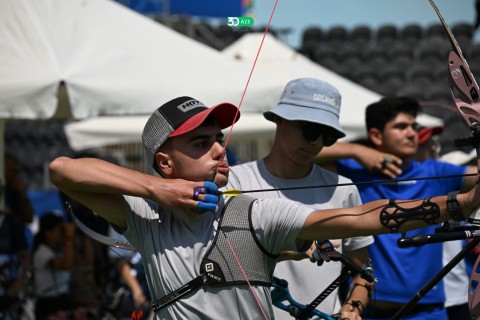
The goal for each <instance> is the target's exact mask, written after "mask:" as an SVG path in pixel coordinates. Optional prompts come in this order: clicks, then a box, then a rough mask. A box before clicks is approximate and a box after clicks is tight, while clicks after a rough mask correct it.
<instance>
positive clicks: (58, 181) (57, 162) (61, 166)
mask: <svg viewBox="0 0 480 320" xmlns="http://www.w3.org/2000/svg"><path fill="white" fill-rule="evenodd" d="M69 161H72V159H70V158H67V157H59V158H56V159H54V160H53V161H52V162H50V164H49V166H48V172H49V175H50V181H52V183H53V184H54V185H56V186H57V187H58V188H61V187H62V185H63V184H64V183H65V180H66V179H65V173H66V172H68V171H67V170H68V163H69Z"/></svg>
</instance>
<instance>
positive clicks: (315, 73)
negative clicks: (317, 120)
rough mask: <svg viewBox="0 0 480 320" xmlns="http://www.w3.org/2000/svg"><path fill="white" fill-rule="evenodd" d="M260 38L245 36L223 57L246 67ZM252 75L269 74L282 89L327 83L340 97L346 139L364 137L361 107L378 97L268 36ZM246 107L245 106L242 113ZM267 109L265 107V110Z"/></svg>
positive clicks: (250, 34) (253, 56)
mask: <svg viewBox="0 0 480 320" xmlns="http://www.w3.org/2000/svg"><path fill="white" fill-rule="evenodd" d="M261 37H262V34H259V33H248V34H246V35H244V36H243V37H242V38H240V39H239V40H238V41H236V42H235V43H233V44H231V45H230V46H229V47H227V48H225V49H224V50H223V54H224V55H226V56H228V57H230V58H232V59H235V60H238V61H242V62H244V63H245V64H249V63H251V61H253V60H254V58H255V55H256V52H257V47H258V44H259V43H260V41H261ZM256 71H257V72H259V73H267V74H269V75H270V76H271V77H273V78H275V79H277V81H280V83H282V86H285V84H286V83H287V82H288V81H290V80H292V79H296V78H303V77H312V78H317V79H320V80H324V81H326V82H329V83H330V84H331V85H333V86H334V87H336V88H337V89H338V90H339V91H340V93H341V95H342V106H341V112H340V124H341V125H342V127H343V129H344V130H345V131H346V132H347V137H348V138H349V139H354V138H357V137H359V136H362V135H364V134H365V129H364V128H365V121H364V118H365V107H366V106H367V105H369V104H370V103H372V102H375V101H378V100H379V99H380V98H381V96H380V95H379V94H378V93H375V92H373V91H371V90H369V89H367V88H364V87H362V86H360V85H358V84H356V83H354V82H352V81H350V80H348V79H346V78H344V77H342V76H340V75H338V74H336V73H334V72H332V71H330V70H329V69H326V68H324V67H322V66H320V65H318V64H316V63H314V62H313V61H311V60H309V59H308V58H306V57H305V56H303V55H301V54H299V53H298V52H296V51H295V50H293V49H292V48H290V47H288V46H286V45H285V44H283V43H281V42H280V41H279V40H277V39H276V38H275V37H273V36H272V35H270V34H268V35H267V38H266V39H265V41H264V43H263V46H262V51H261V53H260V56H259V58H258V61H257V66H256ZM261 81H262V80H261V79H255V78H253V79H252V81H251V83H250V85H251V86H252V87H255V86H256V85H260V84H261ZM278 98H279V97H278ZM277 101H278V99H277ZM248 107H249V106H248V105H245V109H246V108H248ZM270 107H271V106H267V109H268V108H270ZM264 110H265V109H264Z"/></svg>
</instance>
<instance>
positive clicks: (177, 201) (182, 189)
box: [152, 179, 219, 217]
mask: <svg viewBox="0 0 480 320" xmlns="http://www.w3.org/2000/svg"><path fill="white" fill-rule="evenodd" d="M152 192H153V196H152V198H153V200H156V201H157V202H158V203H160V205H161V206H162V207H164V208H167V209H170V210H172V211H174V212H176V213H182V214H184V215H185V216H186V217H195V216H196V215H198V214H199V213H202V212H205V211H215V210H216V209H217V203H218V200H219V192H218V187H217V185H216V184H215V183H213V182H210V181H200V182H194V181H188V180H183V179H168V180H166V179H165V180H162V183H161V184H159V185H158V186H154V187H153V188H152Z"/></svg>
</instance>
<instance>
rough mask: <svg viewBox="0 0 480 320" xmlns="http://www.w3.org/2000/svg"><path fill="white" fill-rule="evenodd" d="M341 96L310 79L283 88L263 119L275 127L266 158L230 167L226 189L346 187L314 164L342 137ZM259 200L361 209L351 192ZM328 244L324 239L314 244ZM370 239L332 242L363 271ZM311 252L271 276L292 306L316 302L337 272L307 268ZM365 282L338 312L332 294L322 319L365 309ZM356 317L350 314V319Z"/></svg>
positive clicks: (307, 192)
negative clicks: (284, 284)
mask: <svg viewBox="0 0 480 320" xmlns="http://www.w3.org/2000/svg"><path fill="white" fill-rule="evenodd" d="M341 101H342V98H341V95H340V93H339V92H338V90H337V89H336V88H335V87H333V86H332V85H331V84H329V83H327V82H324V81H321V80H318V79H313V78H300V79H295V80H292V81H290V82H289V83H287V85H286V87H285V89H284V91H283V94H282V97H281V98H280V101H279V103H278V105H277V106H275V107H274V108H273V109H271V110H270V111H267V112H265V113H264V116H265V118H266V119H267V120H269V121H272V122H275V123H276V125H277V129H276V133H275V140H274V142H273V146H272V149H271V151H270V153H269V154H268V155H267V156H266V157H265V158H264V159H260V160H257V161H252V162H248V163H245V164H242V165H238V166H233V167H231V172H230V179H229V183H230V185H229V186H230V187H232V188H235V189H239V190H251V189H271V188H283V187H286V188H288V187H296V186H311V185H330V184H338V183H349V182H351V180H349V179H347V178H345V177H342V176H338V175H337V174H334V173H332V172H330V171H327V170H325V169H323V168H321V167H320V166H318V165H315V164H314V163H313V160H314V157H315V155H317V154H318V153H319V152H320V151H321V150H322V148H323V147H324V146H330V145H332V144H333V143H335V141H337V140H338V139H340V138H343V137H345V133H344V132H343V129H342V127H341V126H340V122H339V114H340V106H341ZM255 196H256V197H258V198H278V197H283V198H288V199H291V200H295V201H298V202H301V203H303V204H305V205H308V206H310V207H313V208H319V209H320V208H321V209H327V208H345V207H351V206H356V205H359V204H361V200H360V196H359V193H358V190H357V188H356V187H355V186H348V187H339V188H336V187H331V188H322V189H315V188H314V189H297V190H289V191H274V192H271V191H270V192H268V191H265V192H261V193H257V194H256V195H255ZM319 240H327V239H319ZM372 242H373V238H372V237H370V236H369V237H356V238H348V239H343V240H332V244H334V245H335V246H337V248H336V249H337V250H338V251H340V252H342V251H343V253H344V254H345V255H346V256H347V257H348V258H350V259H351V260H353V261H355V262H357V263H358V264H359V266H362V265H363V264H364V263H365V262H366V260H367V258H368V250H367V246H368V245H370V244H371V243H372ZM310 255H311V251H307V252H306V253H304V254H297V255H296V258H295V259H302V260H300V261H293V260H288V261H283V262H281V263H279V264H278V265H277V267H276V269H275V273H274V275H275V276H276V277H278V278H281V279H285V280H287V281H288V283H289V289H290V293H291V294H292V296H293V297H294V299H295V300H297V301H299V302H301V303H303V304H308V303H310V302H311V301H312V300H313V299H314V298H315V297H317V296H318V295H319V294H320V293H321V292H322V291H323V290H324V289H325V288H326V287H327V286H328V285H329V284H330V283H331V282H332V281H333V280H334V279H336V278H337V277H338V276H339V275H340V272H341V269H342V264H341V263H340V262H328V263H324V264H323V265H322V266H321V267H319V266H317V265H316V264H315V263H312V262H311V261H310V259H306V258H310ZM365 282H366V281H365V280H364V279H361V278H360V277H359V276H357V277H356V278H355V280H354V282H353V283H354V285H352V290H351V294H350V296H349V297H348V299H347V300H346V301H345V302H346V304H344V306H343V307H342V305H341V303H340V300H339V294H338V291H337V290H335V291H333V292H332V293H331V294H330V295H329V296H328V297H327V298H326V299H325V300H324V301H323V302H321V303H320V305H319V306H318V307H317V308H318V309H319V310H321V311H322V312H324V313H327V314H334V313H338V312H340V311H342V313H341V316H340V318H342V317H349V318H350V319H355V317H358V316H359V311H360V310H359V309H358V308H353V307H352V305H351V301H352V300H353V301H360V303H361V304H363V305H367V303H368V299H369V298H368V295H369V291H368V290H365V287H362V286H364V285H365ZM274 312H275V319H291V316H290V315H289V314H288V312H285V311H283V310H281V309H279V308H275V309H274ZM352 313H355V314H352Z"/></svg>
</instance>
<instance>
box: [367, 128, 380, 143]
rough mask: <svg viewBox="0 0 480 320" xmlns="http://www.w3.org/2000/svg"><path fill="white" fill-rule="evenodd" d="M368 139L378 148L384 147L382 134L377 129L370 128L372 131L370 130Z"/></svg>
mask: <svg viewBox="0 0 480 320" xmlns="http://www.w3.org/2000/svg"><path fill="white" fill-rule="evenodd" d="M368 137H369V138H370V141H372V143H373V144H374V145H375V146H376V147H379V146H381V145H383V135H382V132H381V131H380V130H378V129H377V128H370V130H368Z"/></svg>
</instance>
